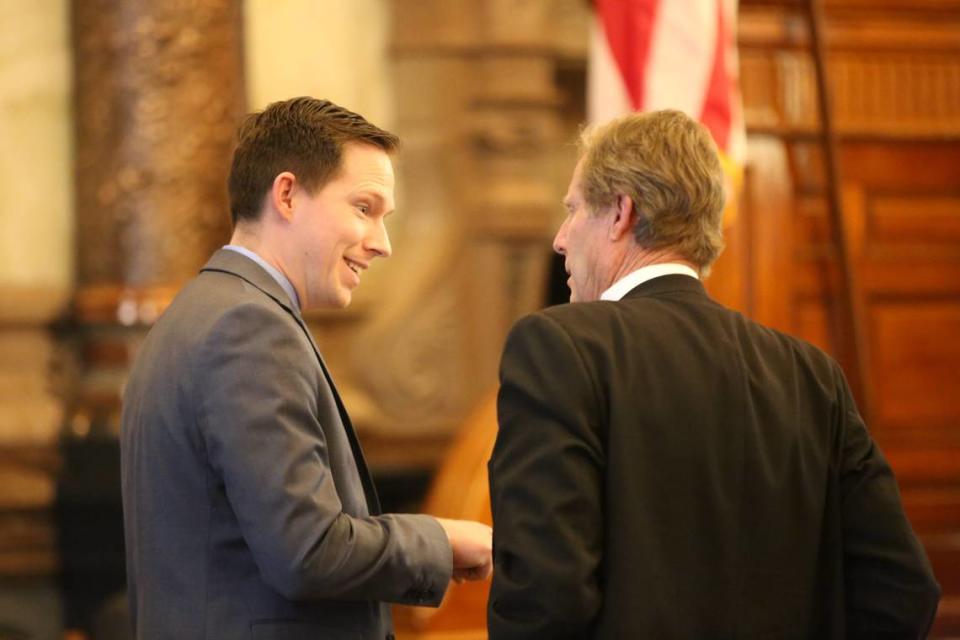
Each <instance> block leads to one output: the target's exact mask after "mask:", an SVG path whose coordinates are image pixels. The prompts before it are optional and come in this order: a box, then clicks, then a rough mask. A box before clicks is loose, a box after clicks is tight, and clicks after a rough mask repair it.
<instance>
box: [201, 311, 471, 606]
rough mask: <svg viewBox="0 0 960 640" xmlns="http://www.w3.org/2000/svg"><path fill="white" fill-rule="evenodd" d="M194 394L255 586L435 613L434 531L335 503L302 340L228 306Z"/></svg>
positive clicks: (430, 525) (445, 555) (437, 563)
mask: <svg viewBox="0 0 960 640" xmlns="http://www.w3.org/2000/svg"><path fill="white" fill-rule="evenodd" d="M193 371H194V377H195V378H196V379H195V380H194V381H193V382H194V388H193V398H194V402H195V404H196V406H197V407H199V411H198V422H199V425H200V430H201V433H202V435H203V441H204V444H205V446H206V449H207V457H208V460H209V461H210V464H211V467H212V477H213V478H214V481H217V480H220V481H222V483H223V489H224V490H225V491H226V494H227V497H228V500H229V502H230V505H231V507H232V508H233V510H234V511H235V515H236V518H237V521H238V522H239V526H240V529H241V532H242V534H243V537H244V540H245V542H246V543H247V544H248V545H249V547H250V550H251V552H252V554H253V557H254V560H255V562H256V564H257V567H258V568H259V570H260V572H261V574H262V576H263V578H264V580H265V581H266V582H267V583H268V584H269V585H270V586H271V587H273V588H274V589H276V590H277V591H278V592H279V593H280V594H282V595H283V596H284V597H286V598H288V599H291V600H310V599H342V600H377V601H385V602H399V603H405V604H430V605H434V606H436V605H437V604H439V602H440V600H441V599H442V598H443V594H444V592H445V590H446V588H447V585H448V583H449V580H450V576H451V572H452V552H451V550H450V546H449V543H448V542H447V537H446V534H445V533H444V532H443V529H442V528H441V526H440V524H439V523H438V522H437V521H436V520H435V519H434V518H431V517H428V516H419V515H384V516H376V517H366V518H357V517H351V516H349V515H347V514H345V513H344V512H343V511H342V508H341V502H340V498H339V496H338V494H337V488H336V487H335V486H334V480H333V476H332V474H331V470H330V464H329V459H328V451H327V445H326V440H325V436H324V425H322V424H320V423H319V421H318V419H317V416H318V411H317V393H318V392H317V389H318V385H325V384H326V382H325V380H322V379H321V378H322V373H321V372H320V370H319V368H318V367H317V366H316V364H315V355H314V354H313V352H312V351H311V350H310V348H309V346H308V344H307V342H306V337H305V336H303V335H302V332H301V331H300V330H299V328H297V327H295V326H291V325H290V324H288V323H285V322H283V321H282V320H281V319H279V318H277V316H276V315H275V314H274V313H273V312H272V311H271V310H269V309H266V308H264V307H261V306H259V305H255V304H247V305H241V306H238V307H236V308H234V309H232V310H231V311H230V312H229V313H227V314H226V315H225V316H224V317H223V318H221V319H220V321H219V322H218V323H217V324H216V326H214V327H213V329H212V330H211V332H210V334H209V335H208V336H207V337H206V339H205V340H204V341H203V347H202V348H201V349H200V351H199V353H198V354H197V359H196V363H195V366H194V369H193Z"/></svg>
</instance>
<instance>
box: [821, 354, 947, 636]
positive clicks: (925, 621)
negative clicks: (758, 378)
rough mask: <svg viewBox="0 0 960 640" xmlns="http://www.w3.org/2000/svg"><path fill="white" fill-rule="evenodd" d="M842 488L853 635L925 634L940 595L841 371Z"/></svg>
mask: <svg viewBox="0 0 960 640" xmlns="http://www.w3.org/2000/svg"><path fill="white" fill-rule="evenodd" d="M836 376H837V378H838V380H839V384H838V387H839V396H840V398H839V399H840V401H839V404H838V412H839V419H840V424H841V429H842V438H843V442H842V449H841V460H842V461H841V469H840V474H841V475H840V493H841V500H842V518H843V550H844V574H845V581H846V585H845V588H846V602H847V631H848V637H850V638H864V639H867V638H870V639H879V638H925V637H926V636H927V632H928V631H929V629H930V625H931V624H932V622H933V617H934V614H935V613H936V610H937V603H938V602H939V600H940V587H939V586H938V585H937V583H936V580H935V579H934V576H933V571H932V569H931V567H930V562H929V560H928V559H927V556H926V553H925V552H924V550H923V547H922V545H921V544H920V542H919V540H918V539H917V537H916V535H915V534H914V532H913V529H912V528H911V527H910V522H909V521H908V520H907V517H906V514H905V513H904V511H903V505H902V504H901V502H900V492H899V490H898V489H897V482H896V479H895V478H894V475H893V471H892V469H891V468H890V465H889V464H888V463H887V461H886V459H885V458H884V456H883V453H882V452H881V451H880V449H879V447H877V445H876V443H874V441H873V439H872V438H871V437H870V435H869V433H868V432H867V429H866V426H865V425H864V422H863V419H862V418H861V417H860V414H859V412H858V411H857V408H856V405H855V403H854V400H853V397H852V395H851V394H850V389H849V387H848V386H847V384H846V381H845V380H844V378H843V374H842V373H841V372H840V371H839V368H837V370H836Z"/></svg>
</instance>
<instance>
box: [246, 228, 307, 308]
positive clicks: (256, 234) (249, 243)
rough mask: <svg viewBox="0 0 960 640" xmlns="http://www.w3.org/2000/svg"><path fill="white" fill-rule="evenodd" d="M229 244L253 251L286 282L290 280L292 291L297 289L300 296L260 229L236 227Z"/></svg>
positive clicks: (281, 260)
mask: <svg viewBox="0 0 960 640" xmlns="http://www.w3.org/2000/svg"><path fill="white" fill-rule="evenodd" d="M230 244H232V245H235V246H238V247H243V248H244V249H248V250H250V251H253V252H254V253H255V254H257V255H258V256H260V257H261V258H263V259H264V261H266V262H267V264H269V265H270V266H272V267H274V268H275V269H276V270H277V271H279V272H280V273H282V274H283V275H284V276H286V278H287V279H288V280H290V282H291V284H293V287H294V289H297V295H302V294H301V293H300V290H299V288H297V285H296V284H295V283H294V281H293V279H292V278H291V277H290V273H289V272H288V271H287V269H286V268H285V266H284V261H283V259H282V258H281V256H280V255H279V254H278V253H277V252H276V251H273V250H272V249H271V243H270V242H268V241H266V240H265V239H264V237H263V233H262V229H261V228H259V227H257V228H250V227H249V226H247V225H238V226H237V227H236V228H235V229H234V230H233V235H232V236H230Z"/></svg>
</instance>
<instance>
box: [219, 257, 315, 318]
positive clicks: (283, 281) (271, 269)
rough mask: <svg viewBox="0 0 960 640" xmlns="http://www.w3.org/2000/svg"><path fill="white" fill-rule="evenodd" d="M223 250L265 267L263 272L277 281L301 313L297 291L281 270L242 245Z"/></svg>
mask: <svg viewBox="0 0 960 640" xmlns="http://www.w3.org/2000/svg"><path fill="white" fill-rule="evenodd" d="M223 248H224V249H228V250H230V251H236V252H237V253H239V254H240V255H244V256H246V257H248V258H250V259H251V260H253V261H254V262H256V263H257V264H258V265H260V266H261V267H263V270H264V271H266V272H267V273H269V274H270V276H271V277H272V278H273V279H274V280H276V281H277V284H279V285H280V286H281V287H282V288H283V290H284V291H285V292H286V294H287V295H288V296H289V297H290V301H291V302H292V303H293V306H294V307H296V308H297V311H300V298H299V297H298V296H297V290H296V289H294V288H293V285H292V284H291V283H290V280H288V279H287V276H285V275H283V273H281V272H280V270H279V269H277V268H276V267H275V266H273V265H272V264H270V263H269V262H267V261H266V260H264V259H263V258H261V257H260V256H259V255H257V254H256V253H254V252H253V251H250V249H247V248H246V247H241V246H240V245H236V244H228V245H224V247H223Z"/></svg>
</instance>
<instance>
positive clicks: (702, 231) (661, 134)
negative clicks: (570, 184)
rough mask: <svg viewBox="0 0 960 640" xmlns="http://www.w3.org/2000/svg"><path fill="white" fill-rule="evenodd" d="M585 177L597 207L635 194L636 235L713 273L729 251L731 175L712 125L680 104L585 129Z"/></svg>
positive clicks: (591, 202)
mask: <svg viewBox="0 0 960 640" xmlns="http://www.w3.org/2000/svg"><path fill="white" fill-rule="evenodd" d="M580 148H581V157H582V159H583V165H582V168H581V185H582V190H583V196H584V200H585V202H586V204H587V206H588V208H589V210H591V211H592V212H597V211H598V210H600V209H602V208H606V207H608V206H610V205H612V204H613V203H614V202H615V201H616V199H617V197H618V196H619V195H626V196H629V197H630V199H631V200H632V201H633V206H634V209H635V210H636V213H637V222H636V224H635V226H634V237H635V238H636V241H637V244H639V245H640V246H641V247H643V248H645V249H663V248H670V249H673V250H675V251H676V252H677V253H679V254H680V255H682V256H683V257H685V258H686V259H688V260H690V261H691V262H692V263H694V264H695V265H697V266H698V267H699V268H700V270H701V272H702V273H703V274H704V275H706V274H707V273H708V272H709V269H710V265H712V264H713V262H714V261H715V260H716V259H717V257H718V256H719V255H720V252H721V251H723V229H722V223H723V205H724V201H725V193H724V175H723V169H722V167H721V166H720V159H719V157H718V156H717V147H716V145H715V144H714V142H713V139H712V138H711V136H710V133H709V132H708V131H707V129H706V128H705V127H704V126H703V125H701V124H700V123H698V122H696V121H695V120H693V119H692V118H690V117H689V116H687V115H686V114H684V113H682V112H680V111H672V110H664V111H651V112H649V113H634V114H630V115H627V116H624V117H621V118H618V119H616V120H613V121H612V122H609V123H607V124H604V125H601V126H598V127H593V128H588V129H586V130H584V131H583V132H582V134H581V136H580Z"/></svg>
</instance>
